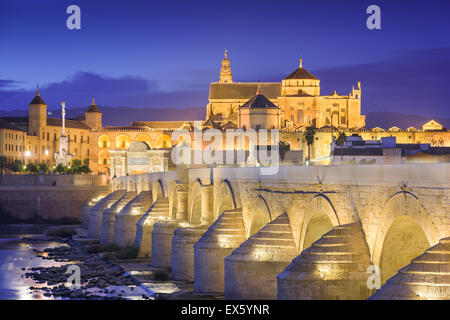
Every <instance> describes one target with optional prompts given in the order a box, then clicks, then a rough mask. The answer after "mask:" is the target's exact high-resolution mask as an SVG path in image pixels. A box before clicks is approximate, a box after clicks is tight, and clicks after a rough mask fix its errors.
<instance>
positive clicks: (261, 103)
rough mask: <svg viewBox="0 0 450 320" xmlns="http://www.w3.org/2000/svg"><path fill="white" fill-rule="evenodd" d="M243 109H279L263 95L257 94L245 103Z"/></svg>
mask: <svg viewBox="0 0 450 320" xmlns="http://www.w3.org/2000/svg"><path fill="white" fill-rule="evenodd" d="M241 108H250V109H279V108H278V107H277V106H276V105H274V104H273V103H272V102H271V101H270V100H269V99H267V98H266V97H265V96H263V95H262V94H257V95H255V96H253V97H251V98H250V100H248V101H247V102H246V103H244V104H243V105H242V106H241Z"/></svg>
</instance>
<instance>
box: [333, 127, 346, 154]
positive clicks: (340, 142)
mask: <svg viewBox="0 0 450 320" xmlns="http://www.w3.org/2000/svg"><path fill="white" fill-rule="evenodd" d="M346 141H347V136H346V135H345V132H344V131H341V132H339V134H338V137H337V139H336V144H337V145H338V146H340V147H341V159H344V144H345V142H346Z"/></svg>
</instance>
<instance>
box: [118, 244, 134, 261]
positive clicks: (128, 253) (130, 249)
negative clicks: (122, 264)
mask: <svg viewBox="0 0 450 320" xmlns="http://www.w3.org/2000/svg"><path fill="white" fill-rule="evenodd" d="M138 253H139V247H137V246H127V247H124V248H122V249H120V251H119V253H118V254H117V257H118V258H119V259H136V257H137V255H138Z"/></svg>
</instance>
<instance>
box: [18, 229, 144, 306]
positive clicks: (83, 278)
mask: <svg viewBox="0 0 450 320" xmlns="http://www.w3.org/2000/svg"><path fill="white" fill-rule="evenodd" d="M50 240H52V241H58V242H60V243H61V242H62V243H64V245H62V246H57V247H52V248H45V249H42V250H36V249H33V250H32V252H33V254H34V255H35V256H36V257H37V258H38V259H42V260H46V261H47V263H45V264H43V266H37V267H30V268H22V271H23V275H22V277H25V278H28V279H32V280H33V281H34V282H35V283H36V285H33V286H30V287H29V290H30V291H31V292H32V294H33V293H35V294H36V295H38V294H41V295H43V296H44V297H48V298H55V299H114V300H121V299H152V297H151V294H150V293H148V292H147V291H146V290H145V288H143V287H141V286H140V282H139V281H138V280H136V279H134V278H133V277H132V276H130V275H129V274H128V273H126V272H125V271H124V270H123V269H122V268H121V267H120V266H119V265H117V264H114V263H111V262H109V261H106V260H104V259H103V258H102V257H101V255H99V254H93V253H89V252H88V246H87V245H85V244H83V243H81V242H78V241H73V240H68V239H62V238H55V237H47V236H38V237H36V236H35V237H32V238H23V239H20V240H17V241H21V242H23V243H27V242H29V243H32V242H36V241H50ZM49 260H50V261H49ZM51 261H54V262H55V265H52V263H51ZM49 264H50V266H49ZM71 265H75V266H77V267H79V271H80V272H79V275H80V282H79V284H80V287H78V288H74V287H72V288H71V287H69V286H68V284H69V283H68V279H69V277H70V276H71V275H72V274H73V271H69V272H68V268H69V266H71ZM71 283H72V284H74V283H75V282H74V281H72V282H71Z"/></svg>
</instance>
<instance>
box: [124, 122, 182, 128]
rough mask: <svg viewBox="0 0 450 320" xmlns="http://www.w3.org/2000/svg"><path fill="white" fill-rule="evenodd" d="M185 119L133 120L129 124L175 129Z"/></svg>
mask: <svg viewBox="0 0 450 320" xmlns="http://www.w3.org/2000/svg"><path fill="white" fill-rule="evenodd" d="M185 122H186V121H133V122H131V126H132V127H135V126H138V127H139V126H147V127H150V128H155V129H177V128H180V127H181V126H182V125H183V124H184V123H185Z"/></svg>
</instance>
